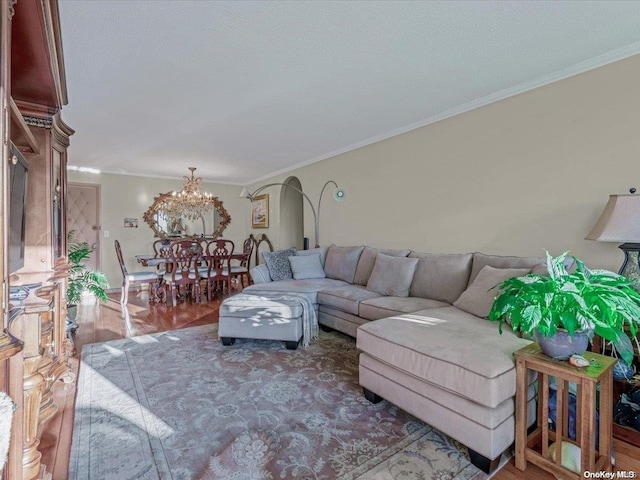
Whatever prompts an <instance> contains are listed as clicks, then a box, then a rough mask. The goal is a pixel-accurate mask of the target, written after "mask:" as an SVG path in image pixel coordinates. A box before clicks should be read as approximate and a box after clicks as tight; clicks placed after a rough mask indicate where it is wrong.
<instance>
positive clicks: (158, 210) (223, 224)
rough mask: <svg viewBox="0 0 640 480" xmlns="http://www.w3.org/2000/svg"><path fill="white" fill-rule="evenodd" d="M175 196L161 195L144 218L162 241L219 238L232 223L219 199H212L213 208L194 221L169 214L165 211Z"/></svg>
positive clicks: (170, 193) (169, 194) (168, 193)
mask: <svg viewBox="0 0 640 480" xmlns="http://www.w3.org/2000/svg"><path fill="white" fill-rule="evenodd" d="M174 196H175V193H174V192H167V193H161V194H160V195H158V196H157V197H156V198H154V199H153V205H151V206H150V207H149V210H147V211H146V212H145V214H144V216H143V217H142V218H143V219H144V221H145V222H147V224H148V225H149V226H150V227H151V229H152V230H153V232H154V234H155V236H156V237H160V238H162V239H164V238H177V237H205V238H218V237H220V236H222V232H224V229H225V228H227V225H229V223H231V216H230V215H229V212H227V210H226V209H225V208H224V206H223V205H222V201H221V200H219V199H218V197H211V199H210V203H211V208H210V209H208V210H207V211H206V212H205V213H203V214H202V215H200V217H199V218H197V219H194V218H187V217H186V216H179V215H176V214H172V213H168V212H166V211H165V210H164V209H163V208H164V207H165V205H167V202H169V201H170V200H171V198H173V197H174Z"/></svg>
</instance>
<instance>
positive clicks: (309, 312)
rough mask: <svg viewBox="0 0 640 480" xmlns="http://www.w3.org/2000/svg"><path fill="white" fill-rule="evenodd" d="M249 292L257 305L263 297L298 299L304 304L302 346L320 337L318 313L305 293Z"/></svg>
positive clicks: (267, 298)
mask: <svg viewBox="0 0 640 480" xmlns="http://www.w3.org/2000/svg"><path fill="white" fill-rule="evenodd" d="M247 293H249V294H250V295H251V296H254V297H255V302H256V304H257V305H259V304H260V301H261V299H265V300H269V301H276V302H277V301H278V300H288V301H297V302H299V303H300V305H301V306H302V346H303V347H305V348H306V347H308V346H309V344H310V343H311V340H314V339H316V338H318V315H317V314H316V309H315V308H314V307H313V303H311V300H309V298H308V297H307V296H306V295H305V294H304V293H296V292H287V293H279V292H274V291H273V290H253V289H252V290H251V291H250V292H247Z"/></svg>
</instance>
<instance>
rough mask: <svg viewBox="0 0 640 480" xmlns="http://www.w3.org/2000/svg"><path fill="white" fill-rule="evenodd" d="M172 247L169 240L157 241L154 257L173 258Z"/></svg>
mask: <svg viewBox="0 0 640 480" xmlns="http://www.w3.org/2000/svg"><path fill="white" fill-rule="evenodd" d="M170 245H171V242H170V241H169V240H156V241H155V242H153V253H154V255H155V256H156V257H158V258H169V257H170V256H171V249H170V248H169V247H170Z"/></svg>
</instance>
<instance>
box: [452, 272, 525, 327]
mask: <svg viewBox="0 0 640 480" xmlns="http://www.w3.org/2000/svg"><path fill="white" fill-rule="evenodd" d="M529 272H530V269H528V268H493V267H492V266H490V265H486V266H484V267H482V270H480V273H478V276H477V277H476V278H475V280H474V281H473V283H471V285H469V288H467V289H466V290H465V291H464V292H462V295H460V298H458V300H456V301H455V302H453V306H454V307H458V308H459V309H460V310H464V311H465V312H469V313H472V314H473V315H475V316H476V317H482V318H487V315H489V310H491V307H492V306H493V301H494V300H495V298H496V295H498V293H499V290H498V287H499V286H500V284H501V283H502V282H504V281H505V280H508V279H510V278H512V277H522V276H524V275H526V274H527V273H529Z"/></svg>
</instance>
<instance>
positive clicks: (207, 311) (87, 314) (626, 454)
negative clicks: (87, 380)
mask: <svg viewBox="0 0 640 480" xmlns="http://www.w3.org/2000/svg"><path fill="white" fill-rule="evenodd" d="M111 298H112V301H109V302H107V303H105V304H102V305H97V304H94V303H88V304H83V305H81V306H80V308H79V309H78V310H79V311H78V324H79V328H78V331H77V334H76V348H77V351H78V353H77V354H76V356H75V357H74V358H72V359H71V365H72V368H73V369H74V371H75V372H76V373H77V371H78V366H79V363H80V352H81V349H82V346H83V345H85V344H88V343H94V342H104V341H108V340H115V339H119V338H126V337H133V336H138V335H146V334H149V333H155V332H162V331H168V330H177V329H180V328H186V327H194V326H197V325H205V324H209V323H212V322H217V321H218V309H219V306H220V300H212V301H211V302H206V301H205V302H203V303H201V304H191V303H182V304H179V305H178V306H176V307H173V306H168V305H149V303H148V296H147V293H146V292H134V291H132V292H131V293H130V295H129V305H128V308H127V312H123V311H122V309H121V308H120V304H119V303H118V299H119V295H111ZM75 394H76V385H75V383H74V384H64V383H62V382H58V383H57V384H56V385H55V388H54V398H55V401H56V404H57V405H58V406H59V409H58V412H57V413H56V414H55V416H54V417H53V418H52V419H51V420H50V421H49V422H47V424H46V425H45V426H44V430H43V432H42V440H41V443H40V451H41V452H42V462H43V463H44V464H45V465H46V466H47V470H48V471H49V472H51V473H52V475H53V479H54V480H65V479H66V477H67V468H68V464H69V453H70V450H71V436H72V429H73V412H74V403H75ZM614 445H615V450H616V462H617V463H616V469H617V470H623V471H630V472H634V474H635V477H629V478H638V475H640V448H637V447H633V446H630V445H629V444H626V443H624V442H620V441H617V440H616V441H614ZM493 478H495V479H497V480H547V479H548V480H554V478H555V477H554V476H553V475H551V474H548V473H546V472H544V471H542V470H540V469H539V468H538V467H536V466H535V465H529V466H528V467H527V470H526V471H524V472H521V471H520V470H518V469H516V468H515V465H514V463H513V459H511V460H510V461H509V463H508V464H507V465H505V467H503V468H502V469H501V470H500V471H499V472H498V473H497V474H496V475H495V476H494V477H493Z"/></svg>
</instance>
